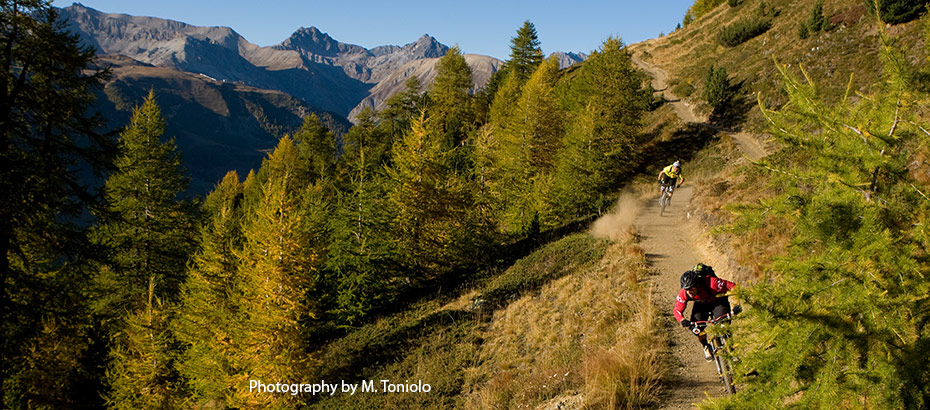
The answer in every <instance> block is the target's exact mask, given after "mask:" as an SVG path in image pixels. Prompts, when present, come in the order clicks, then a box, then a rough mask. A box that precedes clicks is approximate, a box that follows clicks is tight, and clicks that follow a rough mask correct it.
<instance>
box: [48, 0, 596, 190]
mask: <svg viewBox="0 0 930 410" xmlns="http://www.w3.org/2000/svg"><path fill="white" fill-rule="evenodd" d="M61 17H62V18H63V19H65V20H66V21H67V26H66V27H67V29H68V30H70V31H71V32H73V33H76V34H77V35H78V36H79V37H80V39H81V40H82V42H83V43H84V44H86V45H88V46H92V47H94V48H96V50H97V54H98V56H99V57H100V59H101V61H102V62H103V63H104V64H110V65H111V66H112V67H113V74H114V75H113V77H112V78H111V80H110V81H109V82H108V83H107V84H106V86H105V89H104V93H103V94H104V95H102V96H101V97H102V98H100V109H101V110H102V111H103V112H104V114H105V115H106V116H107V117H108V118H110V119H111V120H112V122H113V123H115V124H125V123H126V120H127V119H128V117H129V114H130V113H131V109H132V107H134V106H135V105H137V104H138V103H139V102H140V101H141V99H142V97H143V96H144V95H145V94H147V93H148V91H149V90H154V91H155V94H156V98H157V100H158V102H159V104H160V105H161V106H162V108H163V111H164V114H165V117H166V119H167V121H168V130H167V133H169V134H170V135H172V136H176V137H177V143H178V146H179V147H180V149H181V150H182V152H183V154H184V156H185V158H186V161H185V162H186V163H187V166H188V169H189V173H190V174H191V176H192V190H193V191H195V192H206V191H207V190H208V189H209V188H210V187H211V186H212V184H213V183H215V182H216V181H217V180H219V178H221V177H222V175H223V174H224V173H225V172H226V171H228V170H231V169H236V170H238V171H240V172H242V173H245V172H248V170H249V169H252V168H257V166H258V165H259V163H260V161H261V158H262V157H263V156H264V151H265V150H267V149H269V148H271V147H273V146H274V144H275V143H276V142H277V139H278V138H280V136H281V135H283V134H284V133H287V132H291V131H293V130H295V129H296V128H297V127H299V126H300V124H301V121H302V118H303V117H304V116H306V115H309V114H310V113H316V114H317V115H318V116H320V117H321V119H322V120H323V122H324V123H325V124H326V125H327V127H329V128H330V129H331V130H333V131H334V132H335V133H336V134H337V135H338V134H341V133H344V132H345V131H346V130H347V129H348V127H349V126H350V123H349V122H348V121H347V120H348V119H352V118H354V116H355V115H356V114H357V113H358V112H359V111H360V110H362V109H363V108H365V107H371V108H374V109H381V108H383V107H384V101H385V100H386V99H387V98H389V97H390V96H392V95H394V94H395V93H397V92H398V91H401V90H403V88H404V84H405V82H406V79H407V78H409V77H410V76H416V77H417V78H418V79H419V80H420V84H421V91H425V90H426V89H427V87H428V86H429V84H430V82H431V81H432V79H433V78H435V75H436V73H435V66H436V62H438V61H439V58H440V57H442V56H444V55H445V54H446V52H447V51H448V50H449V47H448V46H446V45H444V44H442V43H440V42H439V41H438V40H436V39H435V38H434V37H432V36H429V35H426V34H424V35H423V36H422V37H420V38H419V39H417V40H416V41H414V42H412V43H409V44H406V45H403V46H395V45H385V46H379V47H374V48H372V49H366V48H364V47H361V46H358V45H353V44H346V43H342V42H339V41H337V40H335V39H333V38H332V37H330V36H329V35H328V34H326V33H324V32H321V31H320V30H319V29H317V28H315V27H302V28H299V29H298V30H296V31H295V32H294V33H293V34H292V35H291V36H290V37H289V38H287V39H285V40H284V41H282V42H281V43H280V44H277V45H274V46H268V47H261V46H258V45H255V44H252V43H250V42H248V41H247V40H246V39H245V38H243V37H242V36H241V35H239V34H238V33H237V32H236V31H235V30H233V29H231V28H229V27H201V26H194V25H190V24H186V23H183V22H179V21H173V20H167V19H161V18H156V17H140V16H130V15H126V14H112V13H104V12H101V11H98V10H94V9H92V8H89V7H86V6H83V5H81V4H79V3H75V4H73V5H72V6H69V7H66V8H63V9H61ZM585 57H586V56H585V55H584V54H574V53H558V58H559V60H560V61H561V62H562V65H563V66H567V65H570V64H573V63H575V62H578V61H582V60H583V59H584V58H585ZM465 58H466V61H467V62H468V64H469V66H470V67H471V68H472V71H473V87H474V89H478V88H480V87H482V86H483V85H484V84H485V83H487V81H488V80H489V79H490V77H491V75H492V74H493V73H494V72H496V71H497V70H499V69H500V67H501V65H502V64H503V62H501V61H500V60H498V59H495V58H493V57H489V56H483V55H477V54H466V55H465ZM219 153H222V154H223V155H217V154H219Z"/></svg>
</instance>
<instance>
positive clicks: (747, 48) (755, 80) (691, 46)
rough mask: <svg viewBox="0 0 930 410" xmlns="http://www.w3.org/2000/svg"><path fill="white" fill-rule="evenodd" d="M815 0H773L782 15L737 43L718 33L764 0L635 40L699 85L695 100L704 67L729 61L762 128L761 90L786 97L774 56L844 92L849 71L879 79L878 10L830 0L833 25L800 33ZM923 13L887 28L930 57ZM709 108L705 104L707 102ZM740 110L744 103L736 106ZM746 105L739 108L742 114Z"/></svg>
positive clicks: (773, 98)
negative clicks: (873, 13) (719, 37)
mask: <svg viewBox="0 0 930 410" xmlns="http://www.w3.org/2000/svg"><path fill="white" fill-rule="evenodd" d="M815 2H816V1H815V0H801V1H791V0H767V1H765V2H764V3H765V4H766V5H767V6H769V7H774V8H775V10H776V14H777V16H775V17H773V20H772V22H773V25H772V28H771V29H770V30H768V31H767V32H765V33H764V34H762V35H760V36H758V37H755V38H753V39H750V40H749V41H746V42H745V43H743V44H740V45H738V46H736V47H732V48H727V47H724V46H722V45H720V44H718V43H717V33H718V32H719V31H720V29H721V28H722V27H724V26H726V25H729V24H732V23H734V22H735V21H738V20H741V19H753V18H757V17H756V16H758V14H759V8H760V5H761V3H763V0H746V1H745V2H744V3H743V4H742V5H740V6H738V7H730V6H729V5H727V3H726V2H724V3H723V4H722V5H720V6H718V7H717V8H715V9H714V10H713V11H711V12H710V13H708V14H707V15H705V16H703V17H702V18H700V19H698V20H696V21H694V22H693V23H691V24H690V25H688V26H686V27H684V28H682V29H680V30H678V31H676V32H674V33H671V34H669V35H667V36H665V37H661V38H656V39H652V40H648V41H645V42H642V43H637V44H633V45H631V49H633V50H635V51H636V52H638V53H642V54H643V56H644V59H645V60H646V61H649V62H653V63H655V64H656V65H658V66H659V67H661V68H663V69H665V70H666V71H667V72H668V73H669V78H670V82H671V83H672V84H673V85H674V84H686V83H687V84H691V85H693V86H694V88H695V91H694V93H693V94H691V96H690V98H689V99H690V100H692V101H694V102H699V100H700V94H701V91H702V90H703V81H704V74H705V72H706V70H707V68H708V67H709V66H710V65H711V64H714V65H716V66H718V67H719V66H722V67H724V68H726V70H727V72H728V73H729V74H730V77H731V79H733V80H735V81H734V82H735V83H740V82H741V83H742V85H743V87H742V95H743V97H744V100H743V107H742V108H743V109H744V110H745V111H746V113H745V122H744V123H743V125H744V126H748V128H749V129H752V130H755V131H761V130H764V127H765V123H764V119H763V118H762V116H761V114H760V113H759V110H758V108H757V107H756V97H755V93H757V92H760V93H761V94H762V100H763V102H765V104H767V105H768V106H774V107H777V106H779V105H781V104H783V103H784V102H785V100H786V98H785V97H784V95H783V94H782V93H781V81H780V75H779V74H778V71H777V69H776V67H775V61H776V60H777V61H778V62H780V63H782V64H788V65H790V66H791V67H794V68H796V67H797V66H798V65H804V66H805V67H806V68H807V69H808V73H809V74H810V76H811V78H812V79H813V80H814V81H815V82H816V83H817V84H819V85H821V86H822V87H821V91H822V92H823V93H825V94H826V95H828V96H830V97H831V98H835V99H838V98H840V97H841V96H842V94H843V92H844V91H845V88H846V85H847V83H848V81H849V78H850V75H852V77H853V86H854V87H855V88H856V89H857V90H860V91H865V90H867V89H868V88H869V86H870V85H871V84H873V83H874V82H875V81H876V80H877V79H878V75H879V72H880V70H881V61H880V60H879V58H878V49H879V41H878V30H877V26H876V22H875V21H874V18H873V17H872V16H870V15H869V14H867V13H866V9H865V6H864V5H863V2H862V1H860V0H825V1H824V16H825V17H826V18H827V20H828V21H831V22H832V23H833V24H834V25H835V28H834V29H833V30H830V31H828V32H824V33H815V34H812V35H811V36H810V37H809V38H808V39H806V40H801V39H800V37H799V35H798V28H799V26H800V25H801V22H803V21H806V20H807V19H808V17H809V16H810V13H811V10H812V9H813V7H814V3H815ZM926 18H927V17H926V16H925V17H924V18H923V19H921V20H915V21H912V22H910V23H906V24H901V25H896V26H892V27H889V29H888V32H889V34H891V35H892V36H893V37H894V38H896V41H897V42H898V44H899V45H901V46H902V47H903V48H904V49H905V51H906V54H907V55H908V56H910V57H911V58H912V59H913V60H915V61H923V60H925V59H926V47H924V44H923V43H924V40H923V36H922V33H921V30H922V27H923V23H922V20H925V19H926ZM704 108H705V110H706V107H704ZM738 111H739V110H738ZM740 114H742V113H739V112H737V113H734V115H740Z"/></svg>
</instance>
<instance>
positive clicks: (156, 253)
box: [92, 92, 194, 316]
mask: <svg viewBox="0 0 930 410" xmlns="http://www.w3.org/2000/svg"><path fill="white" fill-rule="evenodd" d="M164 131H165V122H164V118H163V117H162V116H161V110H160V109H159V108H158V105H157V104H156V103H155V96H154V93H152V92H150V93H149V95H148V97H147V98H146V99H145V101H144V102H143V103H142V105H141V106H140V107H138V108H136V110H135V111H133V115H132V119H131V120H130V123H129V126H128V127H127V128H126V130H125V131H123V133H122V134H121V137H122V139H121V143H120V155H119V157H118V158H117V160H116V172H115V173H113V174H112V175H110V177H109V178H108V179H107V182H106V185H105V187H104V195H105V198H106V202H107V207H106V209H105V210H104V211H101V212H98V217H99V219H100V224H99V225H98V226H97V227H96V228H95V229H94V232H93V235H92V239H93V240H94V242H95V243H97V244H98V245H100V246H102V247H103V248H104V249H106V263H105V266H104V267H103V268H102V271H101V273H100V274H99V275H98V276H97V278H96V279H97V280H96V282H97V286H98V294H99V297H98V299H97V301H96V305H97V306H96V307H97V312H98V313H99V314H101V315H105V316H114V315H115V316H119V312H121V311H140V310H142V309H144V308H146V305H147V300H148V297H147V292H148V288H149V283H150V282H152V281H154V283H155V289H156V290H155V291H156V295H159V296H160V297H163V298H164V300H165V301H166V302H174V301H176V300H177V295H178V289H179V288H180V285H181V282H182V281H183V279H184V272H185V263H186V262H187V257H188V254H189V253H190V250H191V249H192V247H193V246H192V245H193V234H192V232H193V223H194V220H193V217H192V214H193V207H192V204H191V202H189V201H182V200H179V197H180V195H181V194H182V193H183V192H184V191H185V190H186V189H187V177H186V176H185V175H184V171H183V169H182V164H181V156H180V154H179V153H178V152H177V149H176V147H175V144H174V140H173V139H171V140H169V141H166V142H162V141H161V139H160V138H161V136H162V134H164Z"/></svg>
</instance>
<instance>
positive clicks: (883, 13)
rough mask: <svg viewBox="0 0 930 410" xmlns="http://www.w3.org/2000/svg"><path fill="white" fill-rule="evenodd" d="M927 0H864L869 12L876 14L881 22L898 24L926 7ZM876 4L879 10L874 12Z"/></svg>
mask: <svg viewBox="0 0 930 410" xmlns="http://www.w3.org/2000/svg"><path fill="white" fill-rule="evenodd" d="M927 4H928V1H927V0H865V5H866V7H868V9H869V13H872V14H874V15H878V17H879V18H880V19H881V21H882V22H884V23H887V24H900V23H906V22H908V21H911V20H913V19H915V18H917V17H918V16H920V14H921V13H923V12H924V11H925V10H926V8H927ZM876 5H877V6H878V10H879V12H878V13H876V12H875V10H876Z"/></svg>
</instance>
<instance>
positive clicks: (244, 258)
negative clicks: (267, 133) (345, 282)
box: [228, 137, 326, 408]
mask: <svg viewBox="0 0 930 410" xmlns="http://www.w3.org/2000/svg"><path fill="white" fill-rule="evenodd" d="M266 168H267V169H268V171H267V172H265V175H266V176H267V178H266V179H265V181H264V182H263V183H262V186H261V188H260V192H261V194H260V198H259V201H258V202H257V203H256V204H255V205H254V206H253V207H252V208H250V210H249V216H248V217H247V218H246V220H245V221H244V224H243V228H242V235H243V241H244V242H243V248H242V250H241V251H240V252H239V253H238V255H239V269H238V277H239V279H238V281H237V284H236V285H235V286H237V288H238V289H240V290H241V292H242V295H243V296H242V297H241V303H240V304H239V309H240V312H241V315H242V317H243V318H245V319H244V320H243V321H242V322H241V323H240V327H239V330H238V332H237V334H236V335H232V336H233V340H232V341H231V343H232V344H233V345H234V346H235V352H234V353H235V356H234V359H233V361H234V363H236V364H237V365H238V366H239V371H240V372H239V373H238V374H237V375H236V376H235V377H234V378H233V379H232V380H233V381H234V382H235V383H238V384H237V386H246V385H247V383H248V381H249V380H261V381H262V382H265V383H267V382H278V381H292V380H302V379H303V378H305V377H306V374H307V369H308V366H309V365H310V364H311V363H312V360H313V358H312V356H311V355H310V352H309V351H308V349H307V340H306V334H307V328H306V324H307V321H308V320H311V319H313V318H316V317H318V316H319V313H320V312H319V304H318V299H317V296H318V292H319V291H320V289H319V285H320V267H321V266H322V264H323V260H322V257H321V255H322V253H323V249H322V246H323V241H322V234H323V229H322V228H323V221H324V220H325V218H326V209H325V204H324V202H323V200H322V199H323V196H322V192H321V188H320V187H319V185H313V184H309V183H308V182H307V180H305V179H301V178H299V177H298V176H299V175H300V172H301V170H302V167H301V164H300V161H299V154H298V152H297V147H296V146H295V145H294V143H293V141H292V140H291V139H290V138H288V137H284V138H282V139H281V141H280V142H279V143H278V146H277V147H276V148H275V150H274V152H273V153H272V154H271V155H270V156H269V158H268V159H266V160H265V161H264V162H263V164H262V170H265V169H266ZM299 400H300V397H299V396H292V395H276V394H260V393H257V392H254V391H253V392H250V391H249V390H248V389H246V388H245V387H243V388H242V389H237V390H236V391H234V392H233V396H232V397H230V401H229V403H228V405H229V406H230V407H250V408H293V407H295V406H296V405H297V403H298V402H299Z"/></svg>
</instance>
